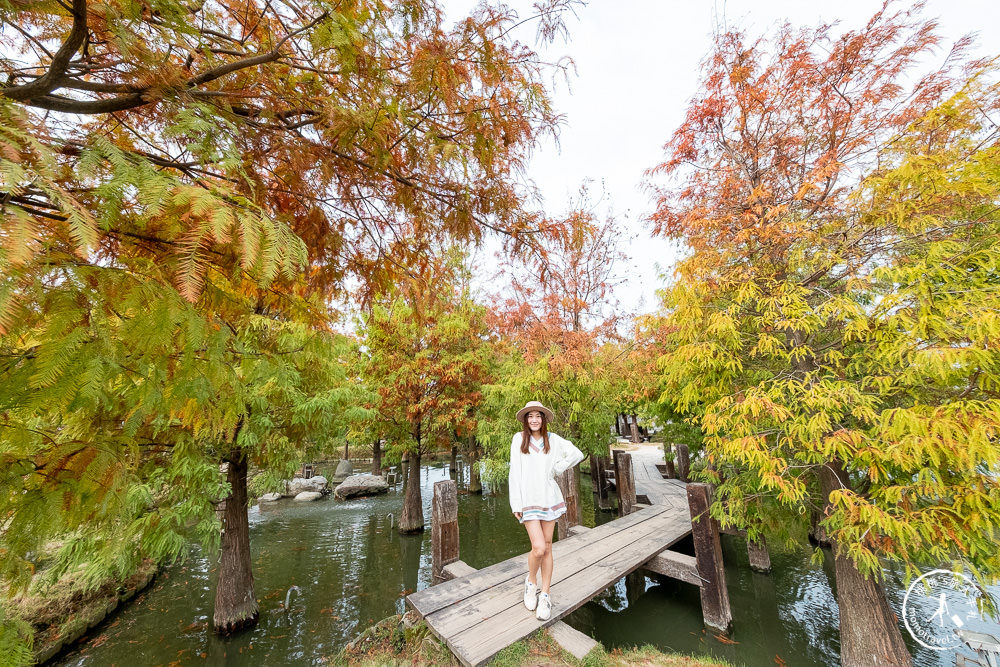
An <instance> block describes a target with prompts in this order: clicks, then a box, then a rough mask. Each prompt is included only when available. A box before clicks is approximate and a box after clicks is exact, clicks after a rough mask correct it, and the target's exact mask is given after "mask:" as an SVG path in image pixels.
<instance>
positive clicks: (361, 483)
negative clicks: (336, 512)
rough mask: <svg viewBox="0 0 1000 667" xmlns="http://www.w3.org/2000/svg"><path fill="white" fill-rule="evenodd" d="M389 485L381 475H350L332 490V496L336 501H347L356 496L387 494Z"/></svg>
mask: <svg viewBox="0 0 1000 667" xmlns="http://www.w3.org/2000/svg"><path fill="white" fill-rule="evenodd" d="M388 491H389V485H388V484H386V483H385V479H384V478H383V477H382V476H381V475H351V476H350V477H348V478H347V479H345V480H344V481H343V482H341V484H340V485H339V486H338V487H337V488H336V489H334V491H333V495H334V497H336V498H337V499H338V500H347V499H348V498H356V497H358V496H374V495H378V494H380V493H387V492H388Z"/></svg>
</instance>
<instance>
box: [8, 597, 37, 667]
mask: <svg viewBox="0 0 1000 667" xmlns="http://www.w3.org/2000/svg"><path fill="white" fill-rule="evenodd" d="M32 636H33V634H32V632H31V626H30V625H28V624H27V623H25V622H24V621H22V620H20V619H18V618H13V617H10V616H9V615H8V612H7V610H6V608H5V605H4V604H3V603H0V667H24V665H30V664H31V663H32V660H33V656H32V653H31V648H32V642H31V640H32Z"/></svg>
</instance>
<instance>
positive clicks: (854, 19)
mask: <svg viewBox="0 0 1000 667" xmlns="http://www.w3.org/2000/svg"><path fill="white" fill-rule="evenodd" d="M475 4H476V2H474V1H473V0H443V5H444V7H445V11H446V14H447V17H448V19H449V20H459V19H461V18H462V17H464V16H466V15H467V14H468V13H469V11H470V10H471V9H472V7H473V6H474V5H475ZM507 4H508V5H509V6H511V7H512V8H514V9H515V10H516V11H517V12H518V14H519V15H520V16H521V17H522V18H526V17H528V16H531V15H533V14H534V12H533V11H532V4H533V2H532V0H510V1H509V2H507ZM881 4H882V3H881V1H880V0H836V1H835V2H814V1H813V2H810V1H809V0H728V1H722V0H718V1H713V0H687V1H685V2H672V1H663V0H661V1H655V0H613V1H612V0H593V1H592V2H589V3H588V4H587V5H585V6H578V7H576V14H577V16H576V17H572V16H570V17H568V18H567V24H568V28H569V32H570V40H569V42H564V41H562V40H557V41H556V43H555V44H553V45H552V46H549V47H547V48H545V49H543V50H542V52H543V54H544V55H545V56H546V57H548V58H556V57H558V56H560V55H568V56H570V57H571V58H572V59H573V60H574V61H575V63H576V68H577V74H576V76H574V77H572V78H571V80H570V86H571V88H567V86H566V85H565V83H563V82H562V81H557V85H556V87H555V92H554V102H555V106H556V109H557V110H558V111H560V112H562V113H564V114H565V115H566V125H565V126H564V128H563V130H562V133H561V136H560V139H559V145H558V146H556V145H554V144H553V143H552V142H549V143H548V144H547V145H545V146H543V147H542V149H541V150H540V151H538V152H537V153H536V154H535V157H534V158H533V160H532V163H531V167H530V174H529V175H530V177H531V178H532V179H533V180H534V181H535V183H536V184H537V185H538V186H539V188H540V189H541V191H542V194H543V196H544V197H545V208H546V211H547V212H549V213H552V214H557V213H560V212H563V211H565V210H566V207H567V202H568V201H569V198H570V197H571V196H573V195H574V194H575V193H576V192H577V191H578V190H579V188H580V185H581V183H583V182H584V181H585V180H586V179H592V180H593V186H592V192H593V193H594V194H599V193H600V191H601V184H602V183H603V186H604V190H605V191H606V192H607V194H608V200H609V201H610V202H611V203H612V205H613V208H614V212H615V215H616V218H617V219H618V220H620V221H621V222H622V223H623V224H627V225H628V226H629V228H630V230H631V232H632V234H633V235H637V239H636V241H635V242H634V243H632V244H631V245H630V247H629V249H628V252H629V255H630V258H631V259H630V263H629V265H628V266H627V267H623V269H624V271H623V272H625V273H627V276H628V280H629V282H628V284H626V285H625V286H624V287H623V288H619V290H618V298H619V299H620V300H621V302H622V305H623V306H625V307H626V308H629V309H634V310H637V311H640V312H649V311H651V310H653V309H655V307H656V305H657V304H656V298H655V296H654V291H655V290H656V289H657V288H658V287H660V286H661V285H662V281H660V280H659V279H658V278H657V274H656V270H655V268H654V265H655V264H657V263H658V264H659V265H660V267H661V268H662V269H665V270H667V271H668V272H669V269H670V266H671V264H672V263H673V261H674V259H675V258H676V257H677V250H676V249H675V248H672V247H671V245H670V244H668V243H667V242H665V241H663V240H659V239H652V238H651V237H650V235H649V233H648V232H646V231H645V229H644V227H643V226H642V218H643V217H644V215H646V214H648V213H649V212H650V211H651V210H652V202H651V200H650V198H649V196H648V195H647V194H645V193H644V192H643V191H642V190H641V187H640V186H641V184H642V182H643V172H644V171H645V170H646V169H648V168H649V167H652V166H654V165H656V164H657V163H659V162H660V161H662V158H663V144H664V143H666V141H667V139H668V138H669V137H670V134H671V132H672V131H673V130H674V129H675V128H676V127H677V126H678V125H679V124H680V122H681V120H682V118H683V115H684V111H685V108H686V106H687V101H688V100H689V99H690V97H691V96H692V95H693V94H694V93H695V91H696V86H697V83H698V63H699V62H700V61H701V60H702V58H703V57H704V56H705V55H706V54H707V53H708V50H709V47H710V42H711V36H712V34H713V30H714V27H715V26H716V25H717V24H724V25H728V26H730V27H740V28H742V29H744V30H747V31H748V32H750V33H751V34H754V35H756V34H762V33H766V32H769V31H770V30H771V29H773V28H774V27H775V26H777V25H780V24H781V23H783V22H784V21H786V20H787V21H790V22H792V23H793V24H796V25H802V26H816V25H819V24H821V23H829V22H833V21H839V28H840V30H839V32H844V31H847V30H853V29H857V28H860V27H861V26H863V25H864V24H865V23H866V22H867V20H868V19H869V18H871V16H872V15H873V14H874V13H875V12H877V11H878V10H879V8H880V7H881ZM910 4H913V3H899V5H898V6H900V7H904V6H908V5H910ZM924 16H926V17H928V18H936V19H938V21H939V24H940V34H941V35H942V36H943V37H944V38H945V43H946V44H949V45H950V43H951V42H953V41H954V40H956V39H957V38H959V37H961V36H962V35H965V34H968V33H973V32H977V31H979V30H982V32H981V33H980V34H979V39H978V44H977V53H978V54H979V55H987V54H993V55H996V54H1000V37H998V34H1000V33H998V31H997V28H996V26H998V25H1000V2H998V1H997V0H929V1H928V2H927V7H926V9H925V10H924ZM535 28H536V25H535V23H534V22H531V23H527V24H525V25H523V26H521V27H519V28H518V29H517V33H516V36H517V38H518V39H519V40H520V41H522V42H526V43H528V44H534V43H535V42H534V35H535ZM942 57H943V54H942Z"/></svg>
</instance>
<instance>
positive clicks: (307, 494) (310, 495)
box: [295, 491, 323, 502]
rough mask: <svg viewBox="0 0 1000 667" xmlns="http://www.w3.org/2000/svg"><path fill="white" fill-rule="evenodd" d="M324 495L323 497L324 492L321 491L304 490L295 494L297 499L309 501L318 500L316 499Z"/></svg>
mask: <svg viewBox="0 0 1000 667" xmlns="http://www.w3.org/2000/svg"><path fill="white" fill-rule="evenodd" d="M322 497H323V494H322V493H320V492H319V491H303V492H302V493H300V494H298V495H297V496H295V500H297V501H299V502H307V501H310V500H316V499H318V498H322Z"/></svg>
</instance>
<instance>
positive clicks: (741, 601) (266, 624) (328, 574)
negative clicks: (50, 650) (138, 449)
mask: <svg viewBox="0 0 1000 667" xmlns="http://www.w3.org/2000/svg"><path fill="white" fill-rule="evenodd" d="M455 475H456V476H455V479H456V481H458V483H459V488H460V489H463V490H464V488H465V485H466V483H467V477H468V467H467V466H464V465H463V466H459V467H458V468H457V469H456V470H455ZM449 478H451V473H450V471H449V466H447V465H446V464H445V465H429V466H426V467H425V468H424V470H423V471H421V475H420V479H421V483H422V484H423V485H424V492H423V497H424V503H425V507H424V514H425V517H427V518H428V519H429V518H430V516H431V512H430V502H431V497H432V493H431V489H432V486H433V484H434V482H437V481H440V480H443V479H449ZM582 483H583V489H582V494H581V500H582V507H583V516H584V523H585V524H587V525H590V526H593V525H596V524H601V523H605V522H607V521H610V520H612V519H614V517H615V515H614V514H613V513H611V512H600V511H597V512H596V513H595V510H594V504H593V498H592V496H591V493H590V480H589V478H588V477H584V479H583V480H582ZM401 504H402V487H401V486H399V485H397V486H396V487H395V489H394V490H392V491H390V493H389V494H388V495H386V496H381V497H377V498H367V499H357V500H352V501H348V502H337V501H333V500H322V501H317V502H314V503H293V502H291V501H284V502H281V503H277V504H274V505H267V506H265V507H264V508H263V509H258V508H254V509H253V510H252V511H251V514H250V524H251V527H250V530H251V544H252V557H253V564H254V575H255V577H256V590H257V596H258V599H259V601H260V612H261V616H260V623H259V624H258V626H257V627H256V628H254V629H252V630H250V631H248V632H245V633H242V634H240V635H237V636H235V637H227V638H221V637H217V636H215V635H214V634H213V633H212V632H211V627H210V626H211V614H212V602H213V598H214V594H213V592H214V586H215V582H214V579H215V576H216V574H215V562H214V561H212V562H209V559H208V558H206V557H205V556H204V555H203V554H202V553H201V552H200V551H199V550H198V549H197V548H193V549H192V553H191V557H190V558H189V559H188V561H187V563H186V564H185V565H183V566H179V567H175V568H172V569H171V570H169V571H168V572H166V573H165V574H163V575H162V576H161V577H159V578H158V579H157V581H156V583H155V584H154V586H153V587H151V588H150V589H149V590H147V591H146V592H145V593H143V594H142V595H141V596H140V597H138V598H137V600H136V602H135V603H133V604H130V605H128V606H126V608H125V609H124V610H122V611H121V612H119V613H117V614H115V615H114V616H113V617H112V618H111V619H110V620H109V622H108V623H106V624H105V625H104V626H102V627H101V628H99V629H98V631H97V632H96V633H94V634H93V635H92V636H91V639H92V641H91V642H90V643H89V644H88V645H85V646H83V647H81V648H78V649H76V650H75V651H73V652H72V653H69V654H67V655H66V656H64V657H62V658H60V660H59V661H58V663H57V664H61V665H81V666H82V665H88V666H101V667H104V666H105V665H116V664H117V665H157V664H167V663H174V664H202V663H204V664H208V665H220V666H221V665H227V666H228V665H262V664H269V665H270V664H273V665H316V664H322V663H324V662H325V661H326V660H327V659H328V658H330V657H332V656H333V655H335V654H336V653H337V652H338V651H339V650H340V649H341V648H342V647H343V646H344V645H345V644H346V643H347V642H348V641H350V640H352V639H353V638H354V637H356V636H357V634H358V633H359V632H360V631H361V630H363V629H364V628H365V627H367V626H368V625H369V624H371V623H373V622H374V621H377V620H379V619H381V618H384V617H386V616H389V615H391V614H395V613H399V612H401V611H403V609H404V604H405V601H404V598H405V595H406V594H407V593H409V592H412V591H414V590H417V589H421V588H425V587H427V586H428V585H430V562H431V544H430V531H427V532H426V533H424V534H423V535H413V536H401V535H399V534H398V533H397V532H396V530H395V529H394V526H393V525H392V524H393V520H392V519H391V518H390V517H389V516H387V515H388V514H390V513H392V514H394V515H395V516H399V513H400V510H401ZM459 526H460V534H459V541H460V549H461V555H462V559H463V560H465V561H466V562H467V563H469V565H471V566H472V567H476V568H482V567H486V566H488V565H491V564H493V563H496V562H499V561H501V560H504V559H506V558H509V557H511V556H514V555H517V554H521V553H525V552H526V551H527V549H528V546H529V543H528V539H527V536H526V535H525V532H524V530H523V529H522V528H521V526H520V525H519V524H518V523H517V521H515V520H514V519H513V517H512V516H511V514H510V508H509V506H508V503H507V498H506V495H505V494H504V493H503V492H502V491H501V493H500V494H499V495H495V496H494V495H488V494H487V495H483V496H480V495H477V494H466V493H464V492H463V493H462V494H461V495H460V496H459ZM678 548H683V547H682V546H679V547H678ZM723 548H724V556H725V559H726V564H727V565H726V567H727V576H728V582H729V596H730V600H731V602H732V606H733V616H734V628H733V632H732V634H731V635H730V636H728V637H722V636H719V635H717V634H716V633H714V632H711V631H706V630H705V629H704V627H703V625H702V620H701V612H700V601H699V595H698V589H697V588H696V587H694V586H691V585H688V584H684V583H681V582H676V581H672V580H667V579H662V580H661V579H659V578H656V579H654V578H651V577H647V576H645V575H644V574H642V573H635V574H633V575H630V576H629V577H626V578H624V579H622V580H621V581H619V582H618V583H617V584H616V585H615V586H613V587H612V588H610V589H609V590H608V591H606V592H605V593H603V594H602V595H601V596H599V597H598V598H597V599H595V600H594V601H593V602H591V603H588V604H586V605H584V606H583V607H581V608H580V609H579V610H577V611H576V612H574V613H573V614H571V615H570V616H569V617H568V618H567V622H568V623H569V624H570V625H572V626H574V627H576V628H578V629H580V630H582V631H584V632H586V633H587V634H590V635H592V636H594V637H595V638H597V639H598V640H599V641H601V642H602V643H604V644H605V646H607V647H609V648H614V647H624V646H633V645H643V644H653V645H655V646H658V647H660V648H662V649H664V650H673V651H680V652H683V653H695V654H711V655H714V656H716V657H719V658H725V659H728V660H730V661H731V662H733V663H735V664H745V665H749V666H755V665H776V664H777V665H787V666H788V667H820V666H824V667H825V666H827V665H835V664H838V658H837V656H838V655H839V650H840V647H839V640H838V634H837V629H836V628H837V606H836V602H835V600H834V597H833V593H832V590H831V586H832V584H833V563H832V560H831V559H830V558H829V555H827V558H826V560H825V561H824V562H823V563H822V564H821V565H815V564H813V563H811V562H810V560H809V556H810V553H809V551H808V550H803V551H802V552H798V553H795V554H781V553H774V554H772V563H773V570H772V573H771V574H769V575H761V574H757V573H754V572H752V571H751V570H750V567H749V563H748V561H747V557H746V551H745V544H744V542H743V540H742V539H740V538H732V537H725V538H724V544H723ZM557 567H558V563H557ZM292 586H298V587H299V589H300V590H301V594H300V595H298V596H293V598H292V603H291V606H290V608H289V609H288V610H287V613H286V611H285V609H284V605H283V603H284V600H285V597H286V595H287V593H288V590H289V588H290V587H292ZM889 588H890V605H891V606H892V608H893V609H894V610H895V611H896V612H897V613H899V610H900V609H901V606H902V597H903V592H904V591H903V590H902V581H901V580H900V579H899V577H898V575H896V574H894V573H890V579H889ZM555 602H556V604H558V600H556V601H555ZM525 613H527V612H525ZM929 613H930V612H928V614H929ZM983 629H986V630H988V631H991V632H992V634H997V635H1000V627H997V626H995V625H994V626H992V628H988V627H984V628H983ZM907 639H908V638H907ZM918 649H919V650H918ZM914 655H915V664H917V665H921V666H922V667H923V666H927V667H951V665H954V664H955V654H954V652H953V651H941V652H934V651H930V650H927V649H922V648H921V647H919V646H918V647H915V648H914Z"/></svg>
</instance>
